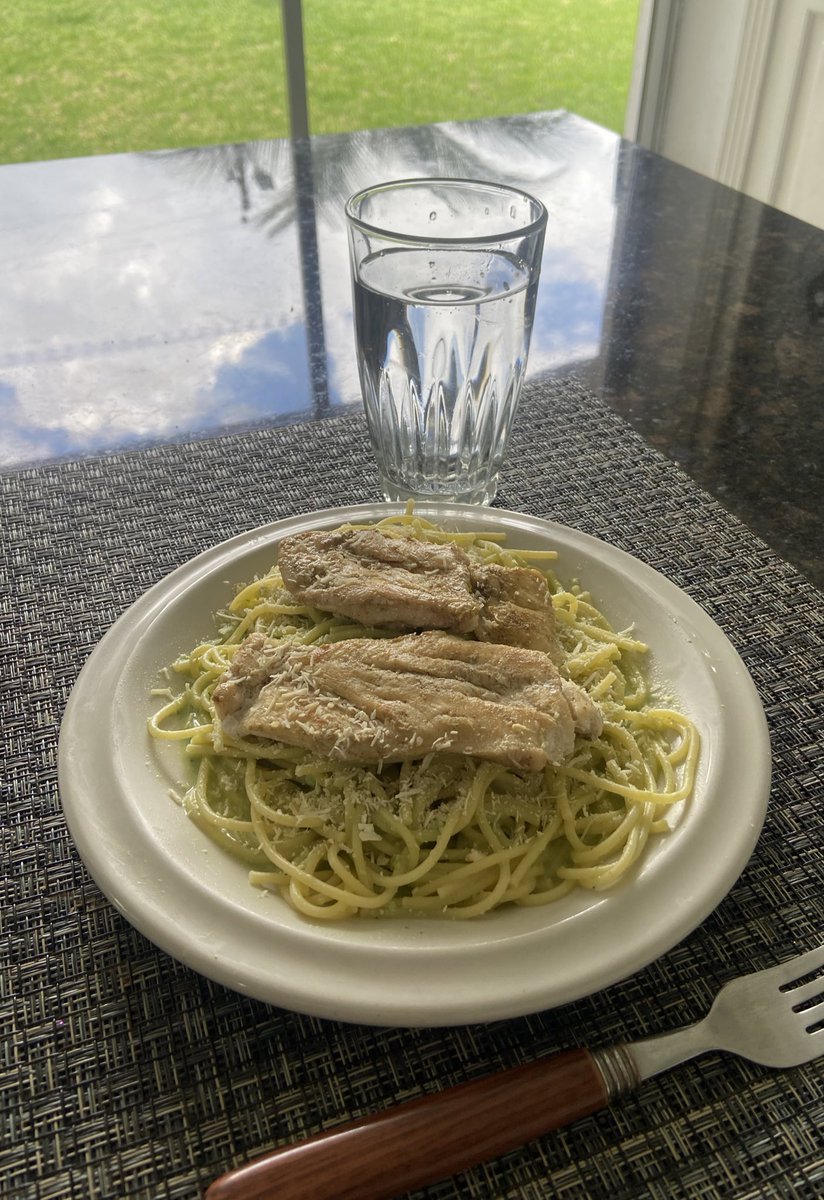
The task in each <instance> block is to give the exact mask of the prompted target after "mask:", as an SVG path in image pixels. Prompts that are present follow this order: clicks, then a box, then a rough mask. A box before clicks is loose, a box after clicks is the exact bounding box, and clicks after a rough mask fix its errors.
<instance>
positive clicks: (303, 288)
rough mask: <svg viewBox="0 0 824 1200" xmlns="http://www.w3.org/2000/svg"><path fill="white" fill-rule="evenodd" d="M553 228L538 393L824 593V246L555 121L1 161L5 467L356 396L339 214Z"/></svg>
mask: <svg viewBox="0 0 824 1200" xmlns="http://www.w3.org/2000/svg"><path fill="white" fill-rule="evenodd" d="M430 173H444V174H464V175H472V176H475V177H480V178H484V177H494V178H496V179H502V180H508V181H509V182H511V183H515V184H518V185H519V186H523V187H524V188H526V189H527V190H531V191H532V192H533V193H535V194H536V195H537V196H539V197H540V198H541V199H542V200H544V201H545V203H546V204H547V206H548V208H549V212H550V223H549V232H548V237H547V243H546V252H545V257H544V263H543V272H542V279H541V290H540V295H539V300H538V315H537V319H536V325H535V332H534V336H533V344H532V351H531V358H530V367H529V377H531V378H535V377H536V376H538V375H540V374H542V373H545V372H547V371H552V372H556V373H561V374H575V375H576V376H578V377H579V378H580V379H581V380H583V381H584V382H585V383H587V384H588V385H589V386H590V387H592V388H593V389H594V390H595V391H596V392H597V393H598V394H600V395H601V396H603V398H604V399H606V401H607V402H608V403H609V404H610V405H611V406H613V407H614V408H615V409H616V410H617V411H618V412H619V413H620V414H622V415H623V416H624V417H625V418H626V419H627V420H628V421H629V422H630V423H631V424H632V425H633V426H634V427H635V428H636V429H637V430H639V431H640V432H641V433H642V434H643V436H644V437H645V438H646V439H647V440H648V441H649V442H650V443H651V444H652V445H654V446H655V447H657V448H658V449H659V450H661V451H662V452H663V453H664V454H666V455H667V456H668V457H670V458H672V459H673V460H674V461H675V462H677V463H678V464H680V466H681V467H682V468H683V469H684V470H685V471H687V472H688V473H689V474H690V475H691V476H692V477H693V478H694V479H695V480H696V481H697V482H698V483H700V484H701V485H702V486H703V487H705V488H707V489H708V490H709V491H711V492H712V493H713V494H714V495H715V496H716V497H717V498H718V499H719V500H720V501H721V502H722V503H723V504H724V505H725V506H726V507H727V508H729V509H730V510H731V511H732V512H733V513H735V514H736V515H737V516H739V517H741V518H742V520H743V521H744V522H745V523H746V524H747V525H748V526H750V528H751V529H753V530H754V531H755V532H757V533H759V534H760V535H761V536H762V537H763V538H764V540H766V541H767V542H768V543H769V544H770V545H771V546H772V547H773V548H774V549H775V550H776V551H778V552H779V553H780V554H781V555H782V556H783V557H785V558H787V559H788V560H789V561H791V562H792V563H793V564H794V565H795V566H797V567H798V568H799V569H800V570H801V571H802V572H804V573H805V574H807V575H808V576H809V577H810V578H811V579H812V580H813V581H815V582H816V583H817V584H818V585H819V586H822V585H823V584H824V519H822V514H824V403H822V394H823V389H824V231H821V230H818V229H815V228H813V227H812V226H808V225H806V224H804V223H802V222H799V221H796V220H794V219H793V218H791V217H789V216H786V215H784V214H782V213H780V212H778V211H776V210H774V209H771V208H769V207H766V206H764V205H762V204H759V203H758V202H756V201H754V200H751V199H748V198H747V197H745V196H742V195H740V194H739V193H737V192H734V191H732V190H730V189H728V188H725V187H722V186H720V185H718V184H715V183H713V182H711V181H710V180H708V179H705V178H703V177H701V176H698V175H696V174H694V173H693V172H690V171H688V170H685V169H683V168H681V167H678V166H676V165H674V164H673V163H670V162H668V161H666V160H664V159H662V158H660V157H658V156H656V155H653V154H650V153H648V152H646V151H644V150H642V149H640V148H638V147H636V146H632V145H629V144H627V143H626V142H624V141H622V140H621V139H620V138H618V137H617V136H615V135H613V134H612V133H609V132H607V131H605V130H603V129H601V128H599V127H597V126H594V125H592V124H590V123H588V122H586V121H583V120H581V119H580V118H577V117H574V116H571V115H568V114H565V113H543V114H541V113H539V114H530V115H526V116H517V117H510V118H504V119H500V120H486V121H478V122H470V123H453V124H443V125H438V126H432V127H429V126H427V127H419V128H409V129H393V130H372V131H366V132H361V133H354V134H351V135H343V136H333V137H319V138H315V139H313V140H312V142H311V146H300V145H298V146H295V147H292V146H291V145H290V143H289V142H286V141H271V142H256V143H250V144H246V145H237V146H213V147H199V148H195V149H191V150H173V151H168V152H165V153H147V154H128V155H114V156H106V157H100V158H89V159H75V160H66V161H62V162H49V163H32V164H21V165H14V166H6V167H3V168H2V170H0V248H1V249H2V261H3V263H4V273H3V284H2V287H0V329H2V342H0V356H1V357H2V366H0V413H2V422H0V465H2V466H3V467H4V468H5V469H14V468H15V467H16V466H18V465H19V464H25V463H33V462H39V461H44V460H49V459H53V458H65V457H68V458H78V457H83V456H86V455H90V454H100V453H105V452H106V451H110V450H115V449H121V448H128V447H136V446H141V445H146V444H151V443H154V442H164V441H170V440H181V439H187V438H190V437H193V436H195V437H197V436H201V435H204V436H209V435H212V434H215V433H219V432H222V431H227V430H241V429H244V428H249V427H253V426H256V425H260V424H263V425H269V424H273V423H281V422H291V421H297V420H301V419H304V418H305V417H307V416H324V415H328V414H335V413H339V412H340V411H341V410H342V409H345V408H347V407H348V406H358V405H359V402H360V401H359V389H358V383H357V378H356V370H355V360H354V353H353V340H352V327H351V299H350V284H349V277H348V266H347V260H346V242H345V230H344V224H343V213H342V208H343V203H344V201H345V199H346V197H347V196H348V195H349V194H351V192H353V191H354V190H355V189H357V188H359V187H361V186H363V185H364V184H366V183H370V182H373V181H374V180H376V179H378V178H390V177H404V176H412V175H419V174H430Z"/></svg>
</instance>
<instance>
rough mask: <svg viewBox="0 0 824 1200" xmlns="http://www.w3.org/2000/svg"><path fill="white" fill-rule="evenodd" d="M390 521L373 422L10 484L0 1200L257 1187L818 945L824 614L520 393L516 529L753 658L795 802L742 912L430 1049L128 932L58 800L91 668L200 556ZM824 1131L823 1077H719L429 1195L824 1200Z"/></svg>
mask: <svg viewBox="0 0 824 1200" xmlns="http://www.w3.org/2000/svg"><path fill="white" fill-rule="evenodd" d="M378 498H379V497H378V493H377V489H376V486H375V482H374V472H373V469H372V465H371V461H370V457H369V454H368V452H367V450H366V438H365V432H364V426H363V420H362V417H361V416H360V414H359V413H357V412H353V413H350V414H347V415H345V416H342V417H336V418H333V419H329V420H327V421H322V422H318V423H317V424H315V425H313V426H311V427H307V426H304V427H289V428H280V429H273V430H268V431H259V432H255V433H252V434H244V435H243V436H229V437H223V438H220V439H216V440H212V441H202V442H199V443H196V444H191V445H176V446H166V447H157V448H154V449H148V450H144V451H141V452H139V453H133V454H126V455H119V456H116V457H109V458H103V459H92V460H87V461H83V462H77V463H66V464H59V465H53V466H46V467H39V468H37V469H32V470H26V471H23V472H19V473H16V474H12V475H6V476H2V477H0V509H1V511H2V524H1V525H0V544H2V559H1V560H0V572H2V576H3V589H2V594H1V595H0V600H1V602H2V609H0V626H1V627H2V635H3V648H4V653H3V655H2V658H0V672H1V673H2V698H1V699H0V703H1V704H2V723H1V724H0V738H2V753H3V779H2V789H3V790H2V807H3V825H2V850H3V872H2V895H0V920H2V940H1V941H0V954H2V960H3V962H2V976H0V987H1V988H2V995H1V996H0V1005H1V1006H2V1007H1V1009H0V1023H1V1024H0V1028H2V1036H3V1068H2V1077H1V1078H0V1193H2V1194H3V1195H9V1196H13V1197H42V1198H46V1197H49V1198H51V1197H55V1198H56V1197H60V1198H61V1200H65V1198H67V1197H71V1198H77V1200H88V1198H89V1197H106V1198H109V1197H147V1198H148V1197H194V1196H197V1195H199V1194H200V1193H201V1192H202V1190H203V1188H204V1187H205V1186H206V1185H207V1184H208V1183H209V1182H210V1181H211V1180H212V1179H213V1178H214V1177H215V1175H217V1174H220V1173H221V1172H222V1171H224V1170H225V1169H227V1168H228V1167H229V1166H231V1165H232V1164H233V1163H236V1162H240V1161H243V1160H244V1159H245V1158H247V1157H249V1156H252V1155H255V1154H258V1153H260V1152H262V1151H264V1150H265V1149H267V1148H268V1147H270V1146H273V1145H275V1144H277V1143H285V1142H287V1141H289V1140H291V1139H294V1138H296V1137H300V1136H304V1135H306V1134H308V1133H312V1132H316V1131H318V1130H320V1129H321V1128H323V1127H326V1126H329V1125H332V1124H334V1123H337V1122H340V1121H343V1120H348V1119H352V1118H355V1117H358V1116H361V1115H365V1114H367V1113H369V1112H371V1111H373V1110H374V1109H375V1108H377V1107H380V1106H383V1105H384V1104H387V1103H391V1102H395V1101H398V1100H403V1099H407V1098H409V1097H413V1096H418V1095H421V1094H423V1093H425V1092H427V1091H431V1090H434V1089H437V1088H440V1087H443V1086H447V1085H450V1084H455V1083H458V1082H461V1081H463V1080H465V1079H469V1078H473V1077H476V1076H479V1075H482V1074H484V1073H486V1072H488V1071H489V1070H491V1069H495V1068H498V1067H503V1066H507V1065H510V1064H515V1063H519V1062H523V1061H527V1060H530V1059H532V1058H533V1057H535V1056H536V1055H538V1054H541V1053H545V1052H549V1051H552V1050H555V1049H558V1048H561V1047H568V1046H574V1045H586V1044H605V1043H609V1042H612V1041H617V1040H631V1039H633V1038H637V1037H640V1036H645V1035H650V1034H653V1033H655V1032H660V1031H663V1030H665V1029H666V1028H668V1027H675V1026H678V1025H680V1024H683V1023H687V1022H689V1021H692V1020H695V1019H697V1018H698V1017H700V1016H701V1015H703V1013H704V1012H705V1010H706V1008H707V1006H708V1004H709V1002H710V1000H711V998H712V996H713V994H714V993H715V991H716V990H717V988H718V987H719V986H720V985H721V984H722V983H723V982H724V981H726V980H727V979H728V978H730V977H731V976H732V975H734V974H737V973H739V972H744V971H748V970H751V969H753V968H758V967H762V966H769V965H772V964H773V963H775V962H777V961H779V960H782V959H784V958H787V957H789V956H790V955H792V954H793V953H796V952H800V951H802V950H806V949H810V948H811V947H813V946H814V945H816V944H817V943H818V942H819V941H820V939H821V931H822V926H824V920H823V919H822V917H824V889H822V858H823V857H824V825H823V824H822V796H824V739H823V738H822V727H823V724H824V722H823V718H824V597H823V596H822V595H821V594H820V593H819V592H818V591H816V590H815V589H814V588H813V587H812V585H810V584H809V583H808V582H806V581H805V579H804V578H802V577H801V576H800V575H799V574H798V573H797V572H796V571H795V570H794V569H793V568H791V567H790V566H788V565H787V564H786V563H784V562H782V561H781V560H780V559H778V558H777V557H776V556H775V555H774V554H772V553H771V552H770V550H769V549H768V548H767V547H766V546H765V545H763V543H761V542H760V541H759V540H758V539H757V538H756V537H754V536H753V535H752V534H751V533H749V531H748V530H747V529H746V528H744V527H743V526H742V525H741V524H740V523H739V522H738V521H737V520H735V519H734V518H733V517H731V516H730V515H729V514H728V513H727V512H726V511H725V510H724V509H723V508H721V507H720V506H719V505H718V504H717V503H715V502H714V501H713V500H712V499H711V498H709V497H708V496H707V495H705V494H704V493H702V492H701V491H700V490H699V489H698V488H697V487H696V486H695V485H694V484H693V483H692V482H691V481H690V480H689V479H688V478H686V477H685V476H684V475H683V474H682V473H681V472H680V471H679V470H678V469H677V468H676V467H675V466H674V465H673V464H671V463H669V462H668V461H666V460H665V459H663V458H662V457H661V456H659V455H658V454H657V453H656V452H654V451H652V450H651V449H649V448H648V447H647V446H646V445H645V444H644V443H643V442H642V441H641V440H640V439H639V438H638V437H637V436H636V435H634V434H633V433H632V432H631V431H630V430H629V429H628V428H627V426H626V425H625V424H624V423H623V422H622V421H621V420H620V419H619V418H618V417H616V416H615V415H614V414H613V413H611V412H610V411H609V410H607V409H606V408H604V407H603V406H602V405H601V404H600V402H598V401H597V400H596V399H595V398H594V397H593V396H592V395H590V394H589V393H587V392H586V391H585V390H583V389H582V388H581V387H580V386H579V385H578V384H576V383H575V382H573V381H570V380H558V379H546V380H543V381H538V382H536V383H533V384H532V385H531V386H530V387H529V388H528V389H527V391H526V393H525V396H524V399H523V403H522V409H521V412H520V415H519V419H518V422H517V426H516V430H515V434H514V438H513V443H512V448H511V453H510V455H509V460H508V464H507V469H506V472H505V479H504V482H503V486H502V488H501V491H500V494H499V498H498V504H500V505H501V506H502V507H505V508H511V509H516V510H521V511H524V512H528V513H532V514H535V515H538V516H541V517H547V518H551V519H554V520H560V521H562V522H564V523H566V524H569V525H573V526H575V527H577V528H579V529H581V530H584V531H586V532H588V533H591V534H594V535H596V536H598V537H601V538H604V539H606V540H607V541H610V542H612V543H614V544H616V545H618V546H620V547H622V548H623V549H625V550H628V551H630V552H631V553H633V554H635V555H636V556H638V557H639V558H641V559H643V560H645V561H646V562H648V563H650V564H651V565H652V566H654V567H657V568H658V569H659V570H661V571H663V572H664V573H665V574H666V575H668V576H669V577H670V578H671V579H672V580H674V581H675V582H676V583H677V584H678V585H680V586H681V587H682V588H684V589H685V590H686V591H687V592H688V593H689V594H690V595H691V596H692V597H693V598H694V599H695V600H697V601H698V602H699V603H700V604H701V605H702V606H703V607H704V608H705V609H706V611H707V612H708V613H709V614H710V615H711V616H712V617H713V618H714V619H715V620H716V621H717V623H718V624H719V625H720V626H721V627H722V628H723V629H724V631H725V632H726V633H727V635H728V636H729V638H730V639H731V641H732V642H733V644H734V645H735V646H736V648H737V649H738V651H739V653H740V654H741V655H742V657H743V659H744V661H745V663H746V664H747V667H748V668H749V670H750V672H751V674H752V676H753V678H754V680H755V683H756V685H757V687H758V690H759V693H760V695H761V699H762V701H763V704H764V707H765V710H766V713H767V719H768V722H769V725H770V732H771V737H772V744H773V750H774V787H773V793H772V800H771V805H770V809H769V814H768V817H767V823H766V826H765V829H764V831H763V834H762V837H761V839H760V842H759V844H758V847H757V849H756V852H755V854H754V855H753V857H752V859H751V861H750V863H749V864H748V866H747V868H746V869H745V871H744V873H743V875H742V876H741V878H740V880H739V881H738V882H737V883H736V885H735V886H734V888H733V889H732V891H731V892H730V894H729V896H728V897H727V898H726V899H725V900H724V901H723V902H722V903H721V905H720V906H719V907H718V909H717V910H716V911H715V912H714V913H713V914H712V915H711V916H710V917H709V919H708V920H706V921H705V922H704V923H703V925H702V926H701V927H700V928H699V929H698V930H697V931H696V932H695V933H693V934H692V935H691V936H690V937H688V938H687V939H686V940H685V941H684V942H682V943H681V944H680V945H679V946H677V947H676V948H675V949H674V950H672V951H671V952H670V953H668V954H667V955H665V956H664V957H663V958H662V959H660V960H659V961H657V962H656V963H654V964H653V965H651V966H650V967H648V968H647V969H646V970H643V971H641V972H640V973H639V974H637V975H636V976H634V977H633V978H632V979H630V980H628V981H626V982H625V983H622V984H620V985H616V986H614V987H611V988H609V989H608V990H607V991H604V992H601V993H599V994H597V995H594V996H592V997H590V998H588V999H585V1000H582V1001H580V1002H578V1003H575V1004H571V1005H568V1006H565V1007H564V1008H561V1009H558V1010H555V1011H550V1012H545V1013H538V1014H535V1015H534V1016H530V1017H525V1018H522V1019H518V1020H511V1021H499V1022H493V1023H491V1024H485V1025H475V1026H470V1027H466V1028H454V1029H452V1028H447V1029H435V1030H429V1029H422V1030H405V1029H373V1028H368V1027H361V1026H352V1025H343V1024H337V1023H334V1022H330V1021H324V1020H319V1019H314V1018H310V1017H305V1016H301V1015H297V1014H294V1013H290V1012H286V1011H282V1010H279V1009H273V1008H270V1007H267V1006H266V1005H265V1004H261V1003H258V1002H256V1001H253V1000H249V999H247V998H244V997H241V996H239V995H237V994H235V993H233V992H230V991H228V990H226V989H224V988H222V987H220V986H218V985H216V984H212V983H210V982H209V981H207V980H205V979H203V978H201V977H200V976H198V975H196V974H194V973H193V972H192V971H190V970H188V969H187V968H185V967H183V966H181V965H179V964H178V963H176V962H175V961H173V960H172V959H170V958H169V957H167V956H166V955H165V954H164V953H162V952H160V951H158V950H157V949H155V948H154V947H153V946H152V945H151V944H150V943H149V942H148V941H146V939H145V938H143V937H142V936H141V935H140V934H139V933H137V932H136V931H135V930H134V929H133V928H131V927H130V926H129V925H128V924H127V923H126V921H125V920H124V919H123V918H122V917H121V916H120V915H119V914H118V913H117V912H116V911H115V910H114V909H113V908H112V906H111V905H110V904H109V903H108V901H107V900H106V899H105V898H104V897H103V896H102V895H101V894H100V892H99V891H98V889H97V888H96V886H95V885H94V884H93V883H92V882H91V881H90V879H89V877H88V875H87V873H86V871H85V868H84V867H83V865H82V864H81V862H80V861H79V859H78V856H77V853H76V851H75V850H74V847H73V845H72V843H71V840H70V838H69V836H68V833H67V830H66V826H65V823H64V820H63V817H62V814H61V808H60V800H59V796H58V790H57V777H56V749H57V735H58V728H59V723H60V720H61V716H62V713H63V709H64V706H65V702H66V700H67V698H68V695H69V692H70V690H71V688H72V686H73V683H74V681H75V679H76V677H77V674H78V671H79V669H80V667H81V666H82V664H83V662H84V660H85V658H86V657H87V655H88V653H89V652H90V651H91V650H92V648H93V647H94V645H95V644H96V643H97V641H98V640H99V639H100V637H101V636H102V635H103V634H104V633H105V632H106V630H107V628H108V627H109V626H110V624H111V623H112V621H113V620H114V619H115V618H116V617H117V616H118V615H119V614H120V613H122V612H123V611H124V610H125V609H126V608H127V607H128V605H129V604H130V603H131V602H132V601H134V600H135V599H136V598H137V597H138V596H139V595H140V594H141V593H142V592H143V591H145V589H146V588H147V587H149V586H150V585H151V584H153V583H155V582H157V580H159V579H160V578H162V577H163V576H164V575H165V574H166V573H167V572H168V571H170V570H171V569H172V568H174V567H175V566H177V565H179V564H180V563H182V562H184V561H186V560H187V559H189V558H190V557H191V556H192V555H194V554H196V553H198V552H199V551H201V550H202V549H204V548H206V547H208V546H211V545H213V544H214V543H216V542H219V541H221V540H223V539H224V538H227V537H229V536H231V535H233V534H236V533H239V532H242V531H243V530H246V529H249V528H251V527H253V526H255V525H259V524H264V523H266V522H269V521H272V520H275V519H277V518H279V517H284V516H287V515H291V514H293V513H298V512H304V511H310V510H312V509H316V508H322V507H324V506H327V505H331V504H348V503H355V502H359V501H370V500H375V499H378ZM741 753H742V755H744V754H746V753H747V747H746V746H742V747H741ZM822 1129H824V1083H823V1082H822V1071H821V1064H820V1063H819V1064H817V1065H810V1066H807V1067H799V1068H797V1069H794V1070H791V1071H781V1072H771V1071H768V1070H765V1069H762V1068H759V1067H755V1066H752V1065H750V1064H748V1063H745V1062H743V1061H740V1060H737V1059H733V1058H730V1057H725V1056H721V1055H708V1056H705V1057H704V1058H702V1059H701V1060H700V1062H693V1063H689V1064H685V1065H684V1066H682V1067H680V1068H678V1069H677V1070H675V1071H672V1072H670V1073H668V1074H666V1075H663V1076H659V1077H657V1078H655V1079H652V1080H650V1081H648V1082H647V1083H646V1084H645V1085H644V1087H643V1088H642V1089H641V1090H640V1091H639V1092H637V1093H635V1094H634V1095H633V1096H630V1097H628V1098H627V1099H625V1100H623V1101H621V1102H620V1103H619V1104H618V1105H616V1106H615V1107H613V1108H612V1109H610V1110H608V1111H604V1112H602V1113H599V1114H596V1115H595V1116H593V1117H590V1118H587V1119H586V1120H582V1121H579V1122H578V1123H577V1124H576V1125H574V1126H572V1127H571V1128H569V1129H566V1130H563V1131H561V1132H559V1133H557V1134H554V1135H552V1136H549V1137H545V1138H542V1139H539V1140H537V1141H535V1142H533V1143H531V1144H530V1145H528V1146H527V1147H525V1148H523V1149H522V1150H518V1151H516V1152H513V1153H511V1154H509V1155H507V1156H506V1157H505V1158H502V1159H499V1160H497V1161H494V1162H491V1163H489V1164H486V1165H484V1166H482V1167H478V1168H476V1169H474V1170H472V1171H470V1172H468V1173H467V1174H465V1175H463V1176H461V1177H459V1178H455V1179H451V1180H447V1181H445V1182H443V1183H441V1184H438V1185H435V1186H433V1187H431V1188H429V1189H427V1190H426V1191H425V1192H422V1193H418V1195H419V1196H423V1195H425V1196H427V1197H430V1198H433V1200H447V1198H458V1197H461V1198H465V1197H482V1198H483V1200H488V1198H489V1197H501V1198H504V1197H506V1198H513V1200H515V1198H517V1200H538V1198H541V1200H543V1198H544V1197H547V1196H558V1197H575V1198H576V1200H577V1198H579V1197H609V1198H610V1200H622V1198H630V1197H640V1196H644V1197H655V1198H660V1200H672V1198H674V1197H685V1198H686V1197H688V1198H690V1200H698V1198H699V1197H700V1198H701V1200H714V1198H715V1197H718V1198H719V1200H720V1198H721V1197H725V1198H726V1197H737V1198H739V1200H745V1198H750V1197H751V1198H753V1200H755V1197H765V1196H767V1197H769V1196H775V1197H799V1198H804V1200H806V1198H808V1197H809V1198H812V1197H813V1196H819V1195H821V1194H822V1193H824V1151H823V1150H822V1138H821V1130H822ZM467 1136H471V1131H469V1132H468V1135H467Z"/></svg>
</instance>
